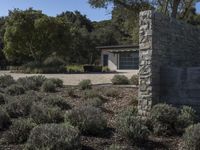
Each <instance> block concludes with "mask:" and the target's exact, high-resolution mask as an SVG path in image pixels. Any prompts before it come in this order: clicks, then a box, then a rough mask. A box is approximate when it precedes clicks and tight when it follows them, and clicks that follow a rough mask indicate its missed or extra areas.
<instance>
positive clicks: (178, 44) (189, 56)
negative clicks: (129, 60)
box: [138, 10, 200, 116]
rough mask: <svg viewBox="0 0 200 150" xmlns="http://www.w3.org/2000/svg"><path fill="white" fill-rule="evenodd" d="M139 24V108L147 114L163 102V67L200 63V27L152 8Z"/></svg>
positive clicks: (178, 66) (141, 16)
mask: <svg viewBox="0 0 200 150" xmlns="http://www.w3.org/2000/svg"><path fill="white" fill-rule="evenodd" d="M139 25H140V29H139V47H140V51H139V57H140V64H139V68H140V69H139V75H140V77H139V82H140V86H139V104H138V109H139V113H140V114H141V115H143V116H146V115H148V112H149V110H150V109H151V107H152V105H154V104H156V103H158V102H163V101H161V97H162V98H163V96H162V95H161V93H162V92H161V91H163V90H162V86H163V85H162V86H161V80H164V79H163V78H161V75H160V74H161V68H168V67H172V68H173V67H175V68H190V67H199V66H200V29H199V28H197V27H194V26H192V25H188V24H186V23H184V22H181V21H177V20H175V19H173V18H170V17H166V16H163V15H161V14H159V13H156V12H154V11H151V10H149V11H144V12H141V13H140V21H139ZM199 76H200V75H199ZM174 92H176V91H174ZM162 100H163V99H162ZM164 101H165V100H164ZM199 104H200V102H199Z"/></svg>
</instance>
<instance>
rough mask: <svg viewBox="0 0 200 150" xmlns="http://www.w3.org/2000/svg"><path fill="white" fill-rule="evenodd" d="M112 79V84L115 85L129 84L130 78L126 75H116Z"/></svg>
mask: <svg viewBox="0 0 200 150" xmlns="http://www.w3.org/2000/svg"><path fill="white" fill-rule="evenodd" d="M111 81H112V84H114V85H126V84H129V79H128V78H127V77H126V76H125V75H115V76H114V77H113V78H112V80H111Z"/></svg>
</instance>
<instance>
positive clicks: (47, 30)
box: [4, 8, 71, 61]
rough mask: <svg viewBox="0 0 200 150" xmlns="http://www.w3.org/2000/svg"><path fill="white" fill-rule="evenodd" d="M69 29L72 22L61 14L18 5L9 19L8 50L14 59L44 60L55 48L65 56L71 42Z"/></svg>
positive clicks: (9, 57) (5, 51)
mask: <svg viewBox="0 0 200 150" xmlns="http://www.w3.org/2000/svg"><path fill="white" fill-rule="evenodd" d="M52 27H53V28H52ZM69 30H70V29H69V25H68V23H66V22H63V21H62V20H61V19H59V18H55V17H48V16H46V15H44V14H42V12H41V11H36V10H33V9H31V8H30V9H28V10H25V11H21V10H18V9H15V10H13V11H10V13H9V17H8V19H7V21H6V31H5V35H4V44H5V47H4V53H5V54H6V57H7V58H8V59H10V60H12V61H13V60H20V61H22V60H23V61H27V60H30V59H32V60H37V61H41V60H43V59H44V58H46V57H48V56H50V55H51V54H52V53H53V52H55V50H56V54H57V55H59V56H63V54H66V53H67V52H68V51H67V49H68V48H69V45H70V39H71V38H70V37H71V36H70V31H69ZM27 39H28V40H27ZM24 43H26V44H24Z"/></svg>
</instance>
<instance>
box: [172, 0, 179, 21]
mask: <svg viewBox="0 0 200 150" xmlns="http://www.w3.org/2000/svg"><path fill="white" fill-rule="evenodd" d="M179 4H180V0H174V1H173V5H172V14H171V17H172V18H176V17H177V12H178V6H179Z"/></svg>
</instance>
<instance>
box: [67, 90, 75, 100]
mask: <svg viewBox="0 0 200 150" xmlns="http://www.w3.org/2000/svg"><path fill="white" fill-rule="evenodd" d="M67 93H68V96H70V97H72V98H74V97H76V94H75V90H74V89H73V88H69V89H67Z"/></svg>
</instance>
